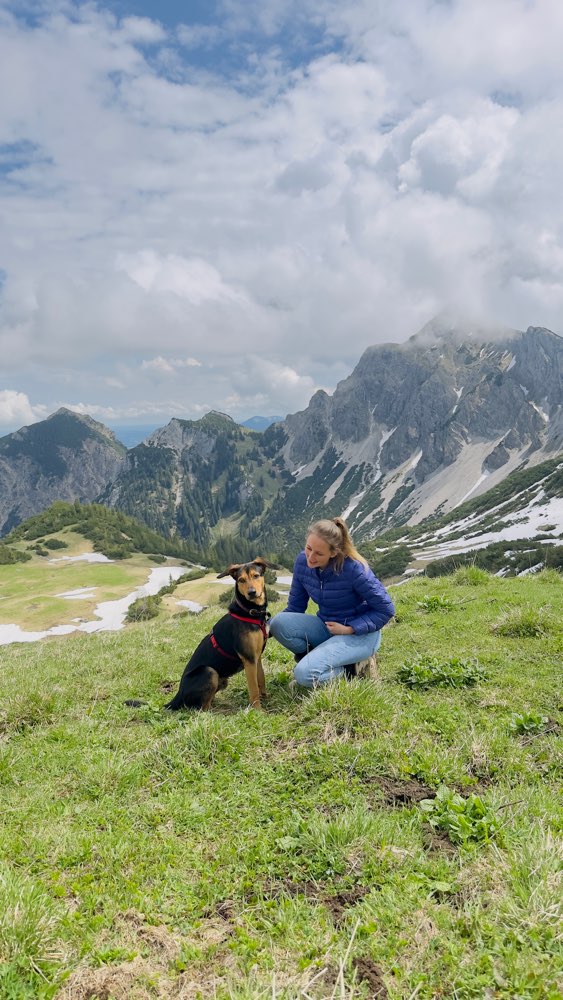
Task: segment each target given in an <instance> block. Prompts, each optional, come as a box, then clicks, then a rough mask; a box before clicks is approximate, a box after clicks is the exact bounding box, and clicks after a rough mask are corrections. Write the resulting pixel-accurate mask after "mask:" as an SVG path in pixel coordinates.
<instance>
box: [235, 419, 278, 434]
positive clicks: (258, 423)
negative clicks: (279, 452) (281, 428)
mask: <svg viewBox="0 0 563 1000" xmlns="http://www.w3.org/2000/svg"><path fill="white" fill-rule="evenodd" d="M280 420H283V417H250V418H249V419H248V420H243V421H242V423H241V427H248V428H249V430H251V431H265V430H266V428H267V427H270V425H271V424H277V423H279V422H280Z"/></svg>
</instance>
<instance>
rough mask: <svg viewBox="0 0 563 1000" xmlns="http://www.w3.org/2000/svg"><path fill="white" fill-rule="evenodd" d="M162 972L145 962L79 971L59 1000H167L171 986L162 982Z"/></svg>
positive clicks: (58, 997) (60, 993)
mask: <svg viewBox="0 0 563 1000" xmlns="http://www.w3.org/2000/svg"><path fill="white" fill-rule="evenodd" d="M158 972H159V970H158V969H157V968H155V966H153V965H150V964H149V963H148V962H146V961H145V960H144V959H142V958H138V957H137V958H134V959H133V961H132V962H121V963H120V964H119V965H104V966H102V968H100V969H77V970H76V972H73V973H72V975H71V976H70V978H69V979H68V980H67V982H66V983H65V985H64V986H63V988H62V990H61V991H60V992H59V993H57V1000H155V998H159V1000H161V998H162V1000H164V998H165V997H169V996H171V995H172V994H171V992H170V987H171V983H170V981H168V984H167V983H165V982H159V985H158V986H155V985H154V984H155V980H157V979H158Z"/></svg>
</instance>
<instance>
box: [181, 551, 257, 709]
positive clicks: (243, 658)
mask: <svg viewBox="0 0 563 1000" xmlns="http://www.w3.org/2000/svg"><path fill="white" fill-rule="evenodd" d="M269 565H270V564H269V563H267V562H266V561H265V560H264V559H259V558H257V559H253V560H252V561H251V562H247V563H237V564H234V565H232V566H229V568H228V569H226V570H224V571H223V572H222V573H219V574H218V576H217V579H218V580H220V579H222V578H223V577H225V576H232V578H233V580H234V581H235V597H234V600H233V601H231V603H230V605H229V610H228V612H227V614H226V615H223V617H222V618H220V619H219V621H218V622H216V624H215V625H214V626H213V628H212V629H211V632H210V633H209V635H206V636H205V638H203V639H202V640H201V642H200V644H199V646H198V647H197V649H196V650H195V651H194V653H193V655H192V657H191V659H190V660H189V661H188V663H187V664H186V667H185V669H184V673H183V674H182V678H181V680H180V687H179V688H178V692H177V694H176V695H175V696H174V698H173V699H172V701H169V702H168V704H167V705H165V706H164V707H165V708H167V709H169V710H171V711H177V710H178V709H179V708H198V709H201V710H203V711H207V710H208V709H209V708H211V704H212V702H213V699H214V697H215V695H216V694H217V691H222V690H223V689H224V688H226V687H227V683H228V681H229V677H232V676H233V675H234V674H238V673H239V672H240V671H241V670H244V672H245V674H246V683H247V685H248V697H249V701H250V706H251V707H252V708H261V707H262V705H261V698H265V696H266V681H265V678H264V668H263V667H262V653H263V651H264V647H265V645H266V640H267V638H268V631H267V623H268V620H269V619H270V617H271V616H270V614H269V612H268V599H267V595H266V583H265V579H264V574H265V571H266V569H267V568H268V566H269Z"/></svg>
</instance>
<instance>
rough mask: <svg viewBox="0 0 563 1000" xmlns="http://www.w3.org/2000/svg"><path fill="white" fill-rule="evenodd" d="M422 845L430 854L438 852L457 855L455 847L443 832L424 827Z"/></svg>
mask: <svg viewBox="0 0 563 1000" xmlns="http://www.w3.org/2000/svg"><path fill="white" fill-rule="evenodd" d="M422 843H423V845H424V847H425V849H426V850H427V851H430V853H435V852H438V851H440V852H441V853H442V854H452V855H453V854H457V847H456V846H455V844H452V842H451V840H450V838H449V837H448V835H447V833H446V832H445V830H436V829H434V828H433V827H431V826H427V827H424V829H423V831H422Z"/></svg>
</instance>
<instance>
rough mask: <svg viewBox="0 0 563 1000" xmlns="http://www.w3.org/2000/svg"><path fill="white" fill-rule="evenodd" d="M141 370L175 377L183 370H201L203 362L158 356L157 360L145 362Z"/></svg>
mask: <svg viewBox="0 0 563 1000" xmlns="http://www.w3.org/2000/svg"><path fill="white" fill-rule="evenodd" d="M141 368H142V369H144V371H153V372H157V374H159V375H174V373H175V372H177V371H178V370H181V369H182V368H201V361H197V360H196V359H195V358H163V357H161V356H160V355H158V357H156V358H150V360H147V361H143V362H142V363H141Z"/></svg>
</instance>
